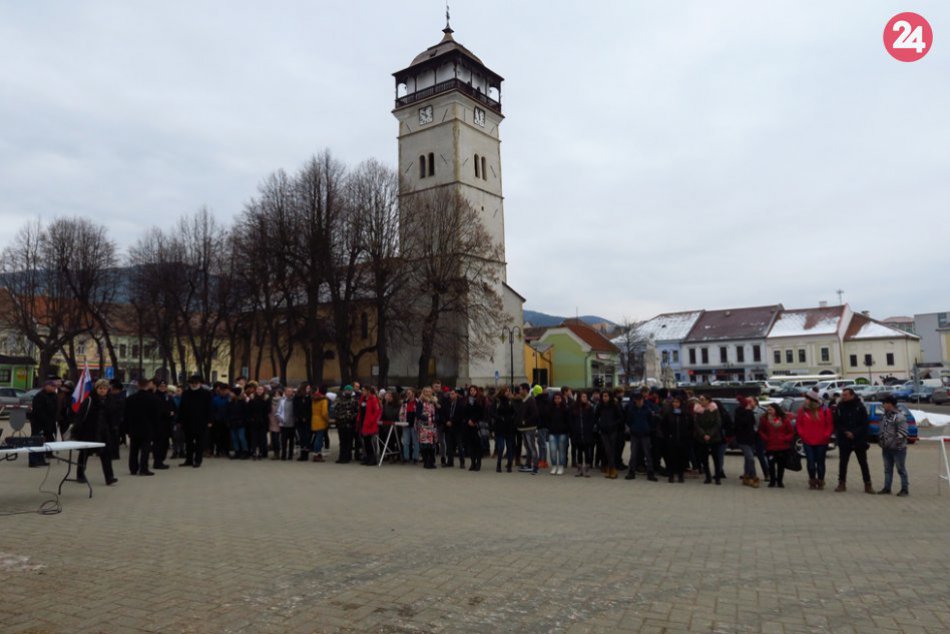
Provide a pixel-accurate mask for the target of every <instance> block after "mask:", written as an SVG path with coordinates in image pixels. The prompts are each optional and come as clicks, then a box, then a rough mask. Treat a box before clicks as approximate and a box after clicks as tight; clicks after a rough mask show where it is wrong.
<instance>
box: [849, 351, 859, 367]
mask: <svg viewBox="0 0 950 634" xmlns="http://www.w3.org/2000/svg"><path fill="white" fill-rule="evenodd" d="M848 363H850V364H851V367H852V368H856V367H858V355H856V354H852V355H851V356H850V357H849V358H848Z"/></svg>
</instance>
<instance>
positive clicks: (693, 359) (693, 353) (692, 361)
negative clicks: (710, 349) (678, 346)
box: [689, 348, 696, 365]
mask: <svg viewBox="0 0 950 634" xmlns="http://www.w3.org/2000/svg"><path fill="white" fill-rule="evenodd" d="M689 364H690V365H696V348H690V349H689Z"/></svg>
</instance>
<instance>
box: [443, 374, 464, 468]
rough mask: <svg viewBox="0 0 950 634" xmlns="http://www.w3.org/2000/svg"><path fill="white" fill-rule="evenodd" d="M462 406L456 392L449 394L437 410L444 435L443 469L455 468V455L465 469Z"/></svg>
mask: <svg viewBox="0 0 950 634" xmlns="http://www.w3.org/2000/svg"><path fill="white" fill-rule="evenodd" d="M463 407H464V404H463V403H462V400H461V399H460V398H459V396H458V392H455V391H452V392H449V397H448V399H447V400H446V401H445V402H444V403H442V407H440V408H439V420H440V421H441V426H442V428H443V430H444V435H445V456H446V462H445V464H444V465H442V466H444V467H454V466H455V454H456V453H458V457H459V466H460V467H461V468H463V469H464V468H465V449H464V448H463V445H462V442H463V439H464V436H463V434H464V431H463V430H462V425H463V421H462V409H463Z"/></svg>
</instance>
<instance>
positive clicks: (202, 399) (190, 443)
mask: <svg viewBox="0 0 950 634" xmlns="http://www.w3.org/2000/svg"><path fill="white" fill-rule="evenodd" d="M178 421H179V423H180V424H181V426H182V430H183V431H184V432H185V461H184V462H183V463H181V465H180V466H182V467H195V468H198V467H200V466H201V459H202V457H203V456H204V445H205V438H207V434H208V430H209V429H210V427H211V422H212V417H211V392H210V390H207V389H205V388H204V387H203V386H202V385H201V375H198V374H193V375H191V377H190V378H189V379H188V389H187V390H185V393H184V394H182V395H181V410H179V412H178Z"/></svg>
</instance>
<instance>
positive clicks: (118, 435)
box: [106, 379, 125, 460]
mask: <svg viewBox="0 0 950 634" xmlns="http://www.w3.org/2000/svg"><path fill="white" fill-rule="evenodd" d="M109 397H110V398H109V400H108V401H106V404H107V405H108V407H109V409H110V410H112V413H111V414H110V417H109V420H111V421H112V444H111V447H112V459H113V460H118V459H119V445H120V444H121V442H122V439H123V438H124V437H125V434H124V433H123V431H124V428H125V423H124V422H123V421H124V419H125V387H124V386H123V385H122V381H120V380H118V379H112V381H111V382H110V383H109Z"/></svg>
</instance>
